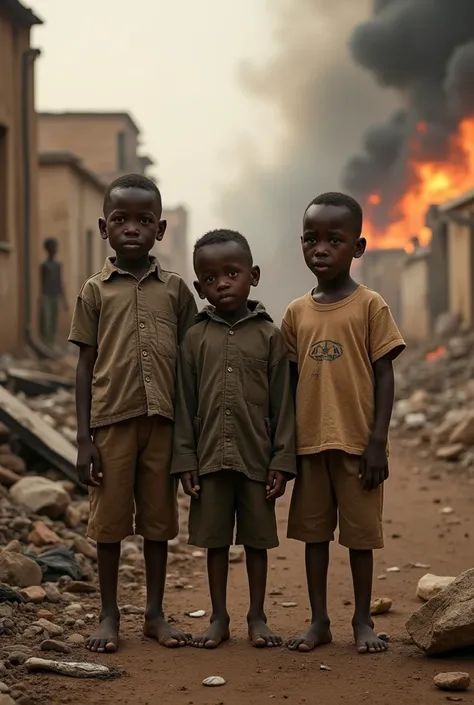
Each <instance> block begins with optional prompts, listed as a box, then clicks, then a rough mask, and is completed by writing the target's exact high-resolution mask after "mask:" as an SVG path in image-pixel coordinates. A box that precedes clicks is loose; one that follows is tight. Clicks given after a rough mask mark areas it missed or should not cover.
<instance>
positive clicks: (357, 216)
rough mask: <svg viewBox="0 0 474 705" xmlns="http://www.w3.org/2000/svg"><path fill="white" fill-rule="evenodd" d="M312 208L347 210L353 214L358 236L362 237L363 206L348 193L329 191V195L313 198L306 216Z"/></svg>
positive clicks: (324, 194) (323, 194)
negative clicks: (333, 207)
mask: <svg viewBox="0 0 474 705" xmlns="http://www.w3.org/2000/svg"><path fill="white" fill-rule="evenodd" d="M311 206H342V207H344V208H347V210H348V211H349V212H350V214H351V218H352V221H353V223H354V227H355V228H356V230H357V236H358V237H360V234H361V232H362V222H363V218H364V216H363V212H362V206H361V205H360V203H359V202H358V201H356V200H355V198H352V196H348V195H347V194H346V193H339V192H338V191H329V192H328V193H322V194H320V195H319V196H316V198H313V200H312V201H311V203H309V204H308V206H307V207H306V210H305V212H304V214H305V215H306V213H307V211H308V209H309V208H311Z"/></svg>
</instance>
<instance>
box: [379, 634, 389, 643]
mask: <svg viewBox="0 0 474 705" xmlns="http://www.w3.org/2000/svg"><path fill="white" fill-rule="evenodd" d="M377 636H378V638H379V639H382V641H385V642H386V643H387V644H388V643H389V641H390V635H389V634H387V632H378V633H377Z"/></svg>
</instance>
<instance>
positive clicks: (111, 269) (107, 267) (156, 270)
mask: <svg viewBox="0 0 474 705" xmlns="http://www.w3.org/2000/svg"><path fill="white" fill-rule="evenodd" d="M113 274H121V275H124V276H127V275H129V274H130V272H125V271H124V270H123V269H119V268H118V267H117V266H116V265H115V257H107V258H106V260H105V263H104V266H103V268H102V271H101V273H100V279H101V281H103V282H106V281H108V280H109V279H110V278H111V276H112V275H113ZM151 274H155V276H156V278H157V279H159V280H160V281H162V282H164V281H165V278H164V276H163V271H162V269H161V265H160V263H159V262H158V260H157V259H156V257H153V256H150V268H149V270H148V272H147V273H146V275H145V276H147V277H148V276H150V275H151Z"/></svg>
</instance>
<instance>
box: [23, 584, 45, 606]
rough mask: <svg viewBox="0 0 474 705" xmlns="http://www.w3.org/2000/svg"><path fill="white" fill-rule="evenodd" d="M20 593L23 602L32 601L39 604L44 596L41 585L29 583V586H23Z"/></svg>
mask: <svg viewBox="0 0 474 705" xmlns="http://www.w3.org/2000/svg"><path fill="white" fill-rule="evenodd" d="M20 594H21V596H22V597H23V599H24V600H25V602H32V603H33V604H35V605H39V604H40V602H43V601H44V600H45V598H46V593H45V591H44V590H43V588H42V587H41V585H31V586H30V587H27V588H23V590H21V592H20Z"/></svg>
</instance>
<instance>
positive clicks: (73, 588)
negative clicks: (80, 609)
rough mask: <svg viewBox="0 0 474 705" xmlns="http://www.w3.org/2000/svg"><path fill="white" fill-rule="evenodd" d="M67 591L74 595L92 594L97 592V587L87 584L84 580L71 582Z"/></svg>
mask: <svg viewBox="0 0 474 705" xmlns="http://www.w3.org/2000/svg"><path fill="white" fill-rule="evenodd" d="M67 591H68V592H72V593H73V594H74V593H92V592H97V588H96V586H95V585H92V584H91V583H86V582H84V581H83V580H71V582H70V583H68V585H67Z"/></svg>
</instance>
